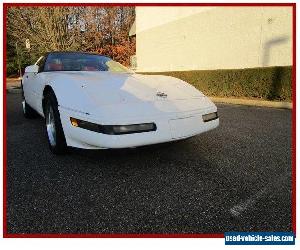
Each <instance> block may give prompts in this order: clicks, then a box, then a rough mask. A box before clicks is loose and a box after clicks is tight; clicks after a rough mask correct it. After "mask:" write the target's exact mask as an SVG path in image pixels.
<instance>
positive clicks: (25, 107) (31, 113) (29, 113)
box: [22, 86, 38, 119]
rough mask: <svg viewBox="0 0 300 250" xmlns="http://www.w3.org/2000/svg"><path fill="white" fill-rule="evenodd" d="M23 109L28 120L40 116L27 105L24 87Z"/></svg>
mask: <svg viewBox="0 0 300 250" xmlns="http://www.w3.org/2000/svg"><path fill="white" fill-rule="evenodd" d="M22 109H23V115H24V117H25V118H27V119H32V118H36V117H37V116H38V115H37V113H36V112H35V110H34V109H33V108H31V107H30V106H29V105H28V104H27V102H26V100H25V96H24V92H23V86H22Z"/></svg>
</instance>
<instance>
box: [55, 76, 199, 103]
mask: <svg viewBox="0 0 300 250" xmlns="http://www.w3.org/2000/svg"><path fill="white" fill-rule="evenodd" d="M55 74H59V76H60V78H64V81H68V82H72V83H73V84H75V85H76V86H77V87H78V88H81V89H82V90H83V92H84V93H86V94H87V95H88V96H89V97H90V98H91V99H92V100H93V101H94V102H95V103H96V104H98V105H109V104H117V103H136V102H145V101H158V100H162V99H168V100H176V99H190V98H197V97H202V96H203V94H202V93H201V92H200V91H198V90H197V89H195V88H194V87H192V86H191V85H189V84H187V83H185V82H183V81H181V80H179V79H177V78H173V77H168V76H157V75H139V74H129V73H128V74H127V73H112V72H58V73H55ZM159 95H163V97H161V96H159Z"/></svg>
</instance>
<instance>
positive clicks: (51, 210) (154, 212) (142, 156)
mask: <svg viewBox="0 0 300 250" xmlns="http://www.w3.org/2000/svg"><path fill="white" fill-rule="evenodd" d="M218 111H219V116H220V126H219V127H218V128H217V129H215V130H213V131H210V132H207V133H204V134H202V135H199V136H195V137H193V138H190V139H188V140H184V141H179V142H174V143H165V144H160V145H154V146H146V147H140V148H136V149H122V150H96V151H93V150H92V151H90V150H79V149H73V150H72V151H71V152H70V153H69V154H68V155H65V156H56V155H53V154H51V152H50V150H49V149H48V145H47V141H46V135H45V128H44V120H43V119H42V118H37V119H33V120H27V119H25V118H24V117H23V115H22V108H21V95H20V94H19V93H14V94H12V93H8V94H7V230H8V233H139V234H140V233H168V234H170V233H223V232H227V231H291V230H292V229H291V191H290V190H291V111H290V110H286V109H275V108H259V107H248V106H238V105H224V104H222V105H218Z"/></svg>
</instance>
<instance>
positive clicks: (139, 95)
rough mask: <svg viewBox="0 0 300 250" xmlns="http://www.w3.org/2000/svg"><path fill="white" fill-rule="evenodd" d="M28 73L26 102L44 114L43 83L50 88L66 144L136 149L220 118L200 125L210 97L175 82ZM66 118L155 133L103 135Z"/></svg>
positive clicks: (80, 73) (188, 134)
mask: <svg viewBox="0 0 300 250" xmlns="http://www.w3.org/2000/svg"><path fill="white" fill-rule="evenodd" d="M31 67H32V66H31ZM30 71H34V70H32V68H27V69H26V73H25V74H24V76H23V81H22V84H23V90H24V96H25V99H26V102H27V103H28V105H29V106H31V107H32V108H33V109H34V110H36V111H37V112H38V113H39V114H40V115H41V116H44V113H43V107H42V101H43V91H44V88H45V87H46V86H47V85H48V86H50V87H51V88H52V89H53V91H54V93H55V95H56V98H57V101H58V104H59V107H58V109H59V112H60V118H61V122H62V127H63V131H64V134H65V137H66V142H67V145H68V146H72V147H77V148H86V149H99V148H126V147H136V146H142V145H149V144H155V143H162V142H168V141H174V140H180V139H183V138H187V137H191V136H194V135H197V134H200V133H203V132H206V131H208V130H211V129H214V128H216V127H217V126H218V125H219V119H216V120H212V121H209V122H203V119H202V115H204V114H208V113H212V112H217V108H216V106H215V105H214V104H213V103H212V102H211V101H210V99H209V98H207V97H206V96H205V95H204V94H203V93H201V92H200V91H198V90H197V89H196V88H194V87H193V86H191V85H189V84H188V83H186V82H184V81H182V80H179V79H177V78H173V77H168V76H160V75H151V76H150V75H139V74H134V73H115V72H108V71H52V72H40V73H32V72H30ZM159 93H165V94H166V95H167V97H164V96H159ZM70 117H74V118H77V119H81V120H84V121H89V122H93V123H96V124H101V125H127V124H139V123H152V122H154V123H155V124H156V126H157V130H156V131H151V132H143V133H133V134H123V135H107V134H101V133H97V132H93V131H89V130H86V129H82V128H79V127H74V126H72V125H71V123H70Z"/></svg>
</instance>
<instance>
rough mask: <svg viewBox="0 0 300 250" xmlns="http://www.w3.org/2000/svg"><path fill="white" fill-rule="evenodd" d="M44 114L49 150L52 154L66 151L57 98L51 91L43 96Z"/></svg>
mask: <svg viewBox="0 0 300 250" xmlns="http://www.w3.org/2000/svg"><path fill="white" fill-rule="evenodd" d="M44 114H45V123H46V133H47V138H48V144H49V147H50V150H51V151H52V152H53V153H54V154H64V153H66V152H67V144H66V139H65V135H64V131H63V128H62V125H61V120H60V115H59V110H58V105H57V100H56V97H55V95H54V94H53V93H52V92H50V93H49V94H47V96H46V97H45V106H44Z"/></svg>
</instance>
